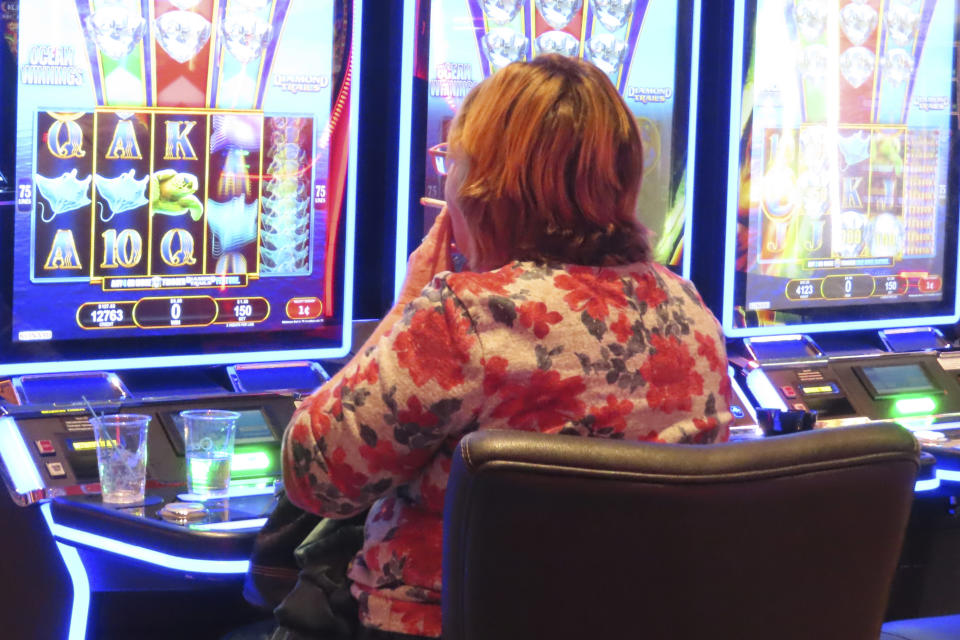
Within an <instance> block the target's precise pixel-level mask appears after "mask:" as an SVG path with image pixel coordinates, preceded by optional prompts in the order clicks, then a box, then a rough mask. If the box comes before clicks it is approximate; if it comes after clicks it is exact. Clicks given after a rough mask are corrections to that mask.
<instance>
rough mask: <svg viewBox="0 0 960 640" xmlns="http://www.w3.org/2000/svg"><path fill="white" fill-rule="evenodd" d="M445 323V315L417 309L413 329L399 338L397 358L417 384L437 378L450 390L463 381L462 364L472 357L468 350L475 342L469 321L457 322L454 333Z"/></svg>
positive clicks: (395, 347) (397, 338) (395, 348)
mask: <svg viewBox="0 0 960 640" xmlns="http://www.w3.org/2000/svg"><path fill="white" fill-rule="evenodd" d="M448 303H449V301H448ZM449 304H450V305H452V303H449ZM448 306H449V305H448ZM446 325H447V322H446V318H445V317H444V314H441V313H438V312H437V311H435V310H433V309H420V310H418V311H416V312H414V314H413V318H412V319H411V321H410V328H409V329H408V330H406V331H403V332H401V333H400V334H399V335H397V337H396V341H395V342H394V350H395V351H396V353H397V360H398V361H399V363H400V366H401V367H403V368H404V369H406V370H407V371H409V372H410V377H411V378H412V379H413V382H414V384H416V385H417V386H420V387H422V386H423V385H424V384H426V383H427V382H429V381H430V380H436V381H437V383H438V384H439V385H440V386H441V387H443V388H444V389H447V390H449V389H453V388H454V387H455V386H457V385H458V384H461V383H462V382H463V365H464V364H465V363H466V362H467V361H468V359H469V356H468V355H467V352H468V351H469V349H470V343H471V342H472V338H471V336H469V335H468V334H467V330H468V329H469V328H470V321H469V320H467V319H465V318H461V319H459V320H457V321H455V325H454V326H453V327H452V332H451V331H450V330H449V329H448V327H447V326H446Z"/></svg>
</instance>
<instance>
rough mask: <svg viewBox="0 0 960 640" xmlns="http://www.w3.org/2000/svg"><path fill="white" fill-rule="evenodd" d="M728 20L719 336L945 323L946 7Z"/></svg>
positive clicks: (950, 261) (859, 1)
mask: <svg viewBox="0 0 960 640" xmlns="http://www.w3.org/2000/svg"><path fill="white" fill-rule="evenodd" d="M737 11H738V17H737V20H738V23H739V24H740V25H742V26H744V30H743V50H742V51H741V53H742V59H740V60H737V59H735V60H734V69H735V74H737V75H739V72H740V70H741V69H742V72H743V75H742V78H735V80H734V87H733V91H734V94H735V98H734V99H735V104H734V109H733V117H732V120H733V121H734V122H733V126H734V127H735V130H734V131H733V132H732V136H731V137H732V139H733V140H737V141H738V142H739V145H737V144H735V143H731V163H730V165H731V174H730V181H731V189H730V201H729V203H728V208H727V211H728V232H727V238H728V242H727V253H726V277H727V284H726V285H725V291H726V294H725V295H726V297H725V300H724V309H723V324H724V328H725V330H726V331H727V334H728V335H731V336H737V335H762V334H775V333H796V332H801V331H817V330H825V329H843V328H857V329H861V328H880V327H896V326H910V325H920V324H946V323H951V322H955V321H956V320H957V317H958V312H957V304H956V279H957V278H956V275H957V260H956V256H957V197H956V183H955V182H953V183H951V180H954V181H955V168H954V167H953V166H952V159H951V146H952V144H953V142H954V136H955V135H956V131H957V116H956V85H955V82H956V66H957V58H956V53H955V42H956V39H957V34H956V25H957V22H956V20H957V12H958V3H957V2H956V0H852V1H844V0H841V1H839V2H828V1H827V0H747V1H743V0H741V1H740V2H738V5H737ZM741 96H742V104H738V103H737V99H738V98H740V97H741ZM951 176H954V177H953V178H951ZM738 196H739V197H738Z"/></svg>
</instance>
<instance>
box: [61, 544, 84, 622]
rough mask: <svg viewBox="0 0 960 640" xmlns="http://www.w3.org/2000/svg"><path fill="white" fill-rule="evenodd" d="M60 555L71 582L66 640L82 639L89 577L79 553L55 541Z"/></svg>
mask: <svg viewBox="0 0 960 640" xmlns="http://www.w3.org/2000/svg"><path fill="white" fill-rule="evenodd" d="M57 549H59V550H60V557H61V558H63V564H64V565H66V567H67V573H69V574H70V582H72V583H73V606H72V607H71V610H70V632H69V635H67V640H84V638H86V637H87V617H88V616H89V614H90V579H89V578H88V577H87V570H86V568H85V567H84V566H83V561H82V560H81V559H80V554H79V553H78V552H77V550H76V549H74V548H73V547H71V546H69V545H66V544H63V543H62V542H58V543H57Z"/></svg>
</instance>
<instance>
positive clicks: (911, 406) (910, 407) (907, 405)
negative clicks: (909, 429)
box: [894, 396, 937, 416]
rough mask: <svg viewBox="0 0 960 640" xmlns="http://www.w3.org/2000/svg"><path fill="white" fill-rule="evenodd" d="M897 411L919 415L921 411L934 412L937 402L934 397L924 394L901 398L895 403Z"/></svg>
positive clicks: (909, 414)
mask: <svg viewBox="0 0 960 640" xmlns="http://www.w3.org/2000/svg"><path fill="white" fill-rule="evenodd" d="M894 406H895V407H896V410H897V413H899V414H900V415H908V416H912V415H917V414H921V413H932V412H933V411H934V409H936V408H937V403H936V402H934V401H933V398H931V397H929V396H924V397H921V398H901V399H899V400H897V401H896V402H895V403H894Z"/></svg>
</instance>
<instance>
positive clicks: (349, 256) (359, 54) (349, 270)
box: [291, 0, 363, 359]
mask: <svg viewBox="0 0 960 640" xmlns="http://www.w3.org/2000/svg"><path fill="white" fill-rule="evenodd" d="M362 42H363V2H362V1H361V0H354V2H353V34H352V36H351V38H350V46H351V47H352V48H353V55H351V56H350V83H351V84H350V150H349V152H348V153H349V158H348V159H347V238H346V251H345V252H344V254H345V256H344V265H345V273H344V283H343V349H342V354H341V355H338V356H326V357H331V358H339V357H343V356H346V355H347V354H348V353H349V352H350V346H351V344H352V342H353V280H354V267H355V264H354V260H356V257H355V253H356V226H357V165H358V160H357V153H358V150H359V149H360V125H359V121H360V91H361V87H362V86H363V83H361V82H360V69H362V68H363V65H362V64H361V62H362V60H363V45H362ZM291 359H293V358H291ZM307 359H309V358H307Z"/></svg>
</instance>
